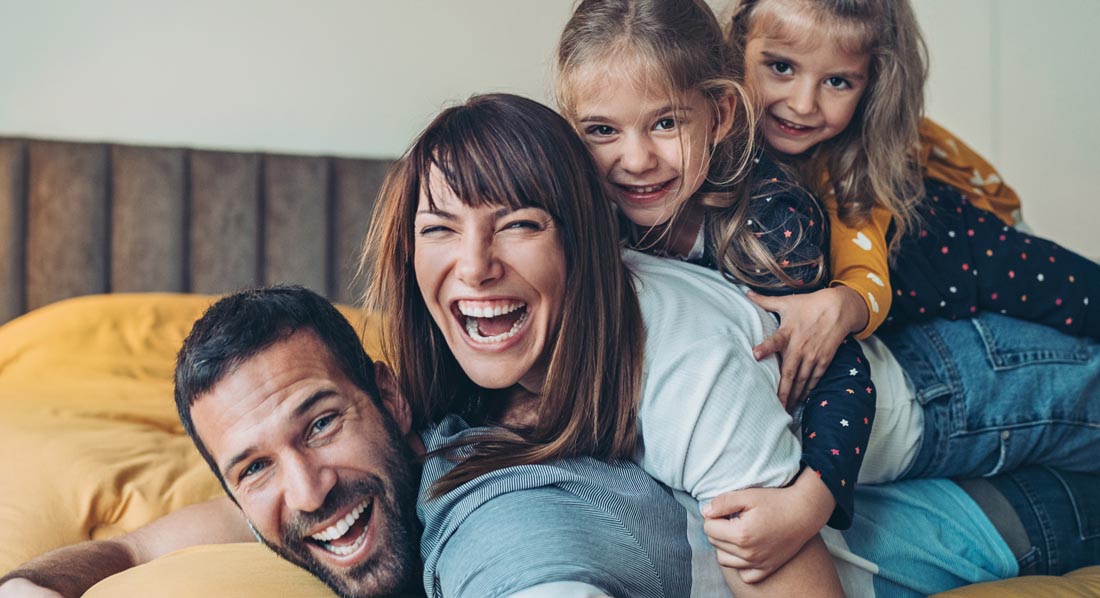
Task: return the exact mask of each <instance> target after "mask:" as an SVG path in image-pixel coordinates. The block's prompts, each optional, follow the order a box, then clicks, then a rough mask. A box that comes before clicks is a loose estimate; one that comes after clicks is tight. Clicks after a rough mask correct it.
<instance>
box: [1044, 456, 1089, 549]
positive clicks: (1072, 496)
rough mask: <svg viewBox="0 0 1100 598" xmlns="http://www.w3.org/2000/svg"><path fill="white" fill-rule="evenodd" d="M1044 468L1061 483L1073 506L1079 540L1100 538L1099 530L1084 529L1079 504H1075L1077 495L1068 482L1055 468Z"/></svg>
mask: <svg viewBox="0 0 1100 598" xmlns="http://www.w3.org/2000/svg"><path fill="white" fill-rule="evenodd" d="M1044 469H1046V470H1047V471H1049V472H1050V474H1051V475H1052V476H1054V479H1056V480H1058V483H1059V484H1061V485H1062V489H1063V490H1065V492H1066V496H1067V497H1068V498H1069V504H1070V506H1071V507H1073V517H1074V519H1076V520H1077V530H1078V537H1079V538H1080V540H1081V541H1082V542H1084V541H1086V540H1094V539H1096V538H1100V530H1095V531H1094V530H1091V529H1088V530H1086V529H1085V528H1086V525H1085V519H1084V517H1083V516H1082V515H1081V506H1080V505H1078V504H1077V495H1076V494H1074V493H1073V492H1072V491H1071V490H1070V487H1069V484H1067V483H1066V480H1065V478H1063V477H1062V474H1061V473H1059V472H1058V471H1057V470H1054V469H1051V468H1049V467H1047V468H1044Z"/></svg>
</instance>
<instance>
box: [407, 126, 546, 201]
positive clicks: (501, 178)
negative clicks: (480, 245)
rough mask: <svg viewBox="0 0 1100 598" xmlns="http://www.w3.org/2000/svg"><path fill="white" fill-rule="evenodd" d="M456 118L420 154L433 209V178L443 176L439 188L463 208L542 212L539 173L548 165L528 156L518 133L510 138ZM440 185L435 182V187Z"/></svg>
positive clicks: (543, 189)
mask: <svg viewBox="0 0 1100 598" xmlns="http://www.w3.org/2000/svg"><path fill="white" fill-rule="evenodd" d="M466 112H468V111H467V110H462V111H459V112H458V113H456V114H455V115H454V116H455V118H454V119H452V122H450V123H448V125H449V126H446V127H442V130H441V131H439V134H438V135H436V136H434V138H433V139H431V140H425V141H428V143H425V144H424V147H422V148H421V150H420V157H419V160H418V161H419V162H420V163H421V165H422V166H421V168H420V169H419V170H420V188H421V189H423V190H425V193H426V196H427V200H428V202H429V204H430V205H431V206H432V207H434V206H435V202H434V198H433V196H432V187H431V178H432V175H433V172H434V173H437V174H436V176H438V175H440V174H441V175H442V176H443V182H444V183H445V184H446V185H447V187H449V188H450V190H451V191H452V192H454V194H455V196H456V197H457V198H458V199H459V200H460V201H461V202H462V203H464V204H466V205H468V206H471V207H481V206H486V205H489V206H504V207H508V208H511V209H520V208H526V207H537V208H543V209H546V210H547V211H551V212H552V210H550V209H549V208H548V206H546V201H545V194H546V192H547V191H548V189H547V184H546V181H547V180H552V179H550V178H549V175H548V173H545V172H543V170H544V169H545V163H546V160H545V159H544V158H543V159H539V158H540V157H539V156H533V155H531V147H530V145H531V144H533V143H534V142H533V141H532V140H530V139H525V138H524V137H525V135H524V134H523V133H522V132H520V131H513V132H512V134H511V135H506V134H503V133H504V131H503V130H502V129H501V128H499V127H495V126H492V124H491V123H489V122H485V121H488V120H489V119H484V118H482V119H476V120H478V121H481V122H462V121H469V120H475V119H470V118H462V117H463V116H467V117H469V116H474V117H476V116H478V115H470V114H465V113H466ZM438 183H439V181H436V184H438Z"/></svg>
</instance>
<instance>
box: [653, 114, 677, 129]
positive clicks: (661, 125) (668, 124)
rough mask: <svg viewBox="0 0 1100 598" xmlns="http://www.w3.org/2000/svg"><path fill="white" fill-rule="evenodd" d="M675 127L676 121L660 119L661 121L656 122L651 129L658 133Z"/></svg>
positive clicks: (670, 118) (673, 119)
mask: <svg viewBox="0 0 1100 598" xmlns="http://www.w3.org/2000/svg"><path fill="white" fill-rule="evenodd" d="M675 127H676V119H675V118H672V117H669V118H662V119H661V120H659V121H657V124H655V125H653V128H654V129H657V130H658V131H667V130H669V129H672V128H675Z"/></svg>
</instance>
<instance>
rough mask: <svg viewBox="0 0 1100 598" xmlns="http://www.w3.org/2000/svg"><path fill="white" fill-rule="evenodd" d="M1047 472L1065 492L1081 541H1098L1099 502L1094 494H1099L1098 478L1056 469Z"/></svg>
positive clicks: (1099, 527) (1099, 523)
mask: <svg viewBox="0 0 1100 598" xmlns="http://www.w3.org/2000/svg"><path fill="white" fill-rule="evenodd" d="M1049 471H1050V473H1051V474H1053V475H1054V477H1055V478H1057V479H1058V482H1059V483H1060V484H1062V487H1063V488H1064V489H1065V491H1066V495H1067V496H1068V498H1069V503H1070V505H1071V508H1072V509H1073V514H1074V516H1075V517H1076V519H1077V527H1078V529H1079V530H1080V532H1081V540H1082V541H1086V540H1096V539H1100V501H1097V500H1096V494H1097V492H1100V477H1098V476H1097V475H1095V474H1093V475H1090V474H1081V473H1071V472H1063V471H1060V470H1057V469H1050V470H1049Z"/></svg>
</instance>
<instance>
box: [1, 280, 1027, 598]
mask: <svg viewBox="0 0 1100 598" xmlns="http://www.w3.org/2000/svg"><path fill="white" fill-rule="evenodd" d="M376 374H377V375H376ZM176 401H177V406H178V407H179V411H180V415H181V419H182V421H183V423H184V427H185V429H187V431H188V433H189V434H190V435H191V437H192V439H193V440H194V441H195V443H196V446H197V447H198V448H199V450H200V452H201V453H202V454H203V456H204V458H206V460H207V462H208V463H209V464H210V465H211V467H212V468H213V470H214V471H215V473H216V474H217V475H218V478H219V479H220V480H221V481H222V483H223V486H224V487H225V490H226V492H227V495H228V496H229V498H227V499H223V500H219V501H213V502H211V503H206V504H203V505H197V506H194V507H190V508H188V509H184V510H181V511H179V512H177V513H175V514H172V515H169V516H168V517H165V518H164V519H162V520H160V521H157V522H155V523H153V524H150V525H149V526H147V527H145V528H142V529H140V530H137V531H135V532H133V533H131V534H127V535H126V536H123V537H122V538H120V539H118V540H115V541H107V542H90V543H85V544H81V545H77V546H75V547H70V548H66V549H61V550H59V551H55V552H53V553H50V554H48V555H46V556H45V557H40V558H39V559H36V560H34V561H32V562H31V563H28V564H27V565H25V566H24V567H21V568H20V569H18V570H17V571H15V572H13V573H12V574H10V575H9V578H14V579H11V581H9V582H8V583H7V584H4V585H2V586H0V596H7V595H11V596H34V595H49V596H57V595H62V596H78V595H80V594H81V593H82V592H83V591H84V589H86V588H87V587H88V586H90V585H91V584H93V583H95V582H96V581H98V580H99V579H102V578H103V577H106V576H109V575H112V574H114V573H116V572H118V571H121V570H123V569H126V568H128V567H130V566H133V565H135V564H139V563H142V562H145V561H148V560H151V559H153V558H155V557H157V556H159V555H161V554H164V553H166V552H169V551H172V550H175V549H177V548H180V547H183V546H188V545H192V544H199V543H212V542H235V541H245V540H248V539H251V537H252V534H253V530H254V532H255V533H256V534H257V535H258V536H259V537H261V538H262V540H263V541H264V542H265V544H267V545H268V546H269V547H271V548H272V549H273V550H275V551H276V552H278V553H279V554H280V555H282V556H283V557H284V558H286V559H287V560H290V561H291V562H294V563H296V564H298V565H300V566H302V567H304V568H307V569H308V570H310V571H311V572H312V573H314V574H315V575H317V576H318V577H319V578H321V579H322V580H324V581H325V582H326V583H327V584H328V585H329V586H330V587H332V588H333V589H334V590H335V591H337V592H338V593H340V594H342V595H345V596H370V595H397V594H401V593H409V592H414V591H416V589H415V588H416V587H417V586H418V585H419V583H418V582H419V581H420V580H418V579H417V578H418V575H417V573H418V570H419V562H418V559H417V554H416V544H417V542H416V538H417V533H418V532H419V529H418V525H417V522H416V520H415V517H414V514H413V510H412V505H413V500H414V493H415V492H416V490H415V487H414V486H413V482H414V480H415V469H416V467H417V466H416V458H415V456H414V452H420V453H422V452H423V451H424V450H428V451H431V450H433V449H437V448H439V447H441V446H443V445H445V444H446V443H448V442H449V441H451V440H454V439H457V438H462V437H464V436H465V435H467V434H469V433H471V432H470V431H469V430H467V428H466V426H465V424H464V423H463V422H462V421H461V420H460V419H459V418H454V417H452V418H448V419H446V420H444V421H443V422H441V423H440V424H439V425H438V426H436V427H435V428H432V429H430V430H428V431H426V432H425V433H424V434H423V436H422V437H418V436H417V435H410V434H409V431H410V429H411V427H412V425H413V422H412V417H411V414H410V412H409V408H408V405H407V404H406V403H405V402H404V401H403V399H402V397H401V396H400V395H399V394H398V392H397V389H396V388H395V387H394V385H393V383H392V379H391V378H390V376H389V374H388V372H387V371H386V370H385V368H379V369H377V370H375V368H373V367H372V366H371V363H370V360H369V358H368V357H367V356H366V354H365V353H364V352H363V350H362V346H361V344H360V342H359V339H358V337H357V335H356V334H355V332H354V330H353V329H352V328H351V326H350V325H349V324H348V323H347V322H346V321H345V320H344V319H343V317H342V316H340V314H339V313H338V312H337V311H335V309H333V308H332V306H331V305H330V304H329V303H328V302H327V301H325V300H324V299H322V298H320V297H318V296H316V295H315V294H313V293H311V292H309V291H306V290H304V289H300V288H274V289H267V290H261V291H248V292H243V293H238V294H236V295H232V296H230V297H227V298H226V299H223V300H221V301H219V302H218V303H216V304H215V305H214V306H213V307H211V308H210V310H209V311H208V312H207V313H206V314H205V315H204V316H203V318H202V319H200V320H199V322H197V323H196V325H195V327H194V329H193V330H192V333H191V334H190V335H189V337H188V339H187V341H185V344H184V347H183V350H182V351H181V352H180V357H179V360H178V363H177V374H176ZM451 464H452V463H451V462H450V461H448V460H447V459H445V458H442V457H440V456H436V457H435V458H432V459H430V460H429V461H428V463H427V465H426V467H425V471H424V476H423V480H422V481H423V484H422V485H423V487H424V488H425V489H427V488H428V487H429V486H430V484H431V482H432V481H433V480H434V479H437V478H438V477H439V476H440V475H442V473H443V472H444V471H445V470H446V469H447V468H448V467H450V466H451ZM907 484H908V487H907V488H904V489H903V490H898V489H892V488H890V487H883V488H869V489H866V491H865V492H864V494H863V495H862V496H861V503H860V509H859V511H858V512H859V515H858V516H857V522H856V523H855V525H853V529H852V531H850V532H848V533H847V534H845V537H844V538H839V539H838V538H834V539H833V541H834V543H835V542H839V543H840V544H842V545H843V544H844V543H845V541H846V542H847V543H848V544H849V545H850V546H849V548H851V549H852V550H853V551H854V552H855V553H857V554H863V555H870V556H872V557H873V559H874V560H876V561H878V562H879V565H880V566H881V567H882V569H878V568H876V567H875V565H874V564H871V563H867V562H866V561H860V560H859V559H858V558H850V560H852V561H853V562H854V563H855V566H854V567H853V566H851V565H847V564H845V563H838V565H839V566H840V567H841V570H842V574H845V573H846V575H844V577H845V580H846V590H847V591H848V593H849V594H850V595H873V594H874V593H875V592H876V591H879V590H881V589H886V588H889V589H891V590H895V589H898V588H900V589H909V590H911V591H916V588H919V587H921V586H920V585H919V584H920V583H922V581H925V580H922V579H907V578H906V576H907V575H909V576H913V577H928V576H935V575H938V576H940V579H939V581H937V582H936V583H938V584H940V585H939V586H938V587H939V589H944V588H946V587H949V585H951V584H956V585H957V584H959V583H964V582H966V581H973V580H979V579H989V578H994V577H1003V576H1008V575H1012V574H1014V573H1015V572H1016V571H1015V569H1014V568H1013V567H1014V566H1015V562H1014V561H1013V559H1012V556H1013V555H1012V553H1011V552H1008V551H1007V547H1006V546H1005V545H1004V541H1003V540H1001V537H1002V536H1003V537H1005V539H1006V540H1008V541H1009V544H1012V543H1014V542H1015V540H1014V539H1013V533H1016V535H1017V536H1018V530H1016V532H1012V531H1011V529H1010V530H1009V531H1008V532H1005V531H1004V529H1009V528H1011V527H1012V526H1009V527H1008V528H1004V527H1003V526H1000V527H997V528H996V529H995V528H994V525H993V524H991V523H990V521H989V520H988V519H986V518H985V517H984V516H983V515H982V512H981V510H980V509H979V508H978V505H977V504H975V503H974V501H971V500H969V499H968V498H967V496H966V494H965V493H963V491H962V490H961V489H960V488H959V487H958V486H956V485H954V484H952V483H950V482H946V481H943V480H925V481H920V482H910V483H907ZM471 486H472V487H471V488H462V489H459V490H458V491H456V492H453V493H449V494H447V495H445V496H443V497H440V498H438V499H435V500H432V501H425V502H424V503H423V504H422V505H421V519H422V520H424V521H425V522H426V527H425V529H424V535H423V542H422V547H423V548H422V553H423V558H424V567H425V570H424V575H423V581H424V584H425V587H427V588H428V589H429V590H430V592H431V593H432V594H433V595H443V596H486V595H517V596H524V597H529V596H540V595H542V596H570V595H575V596H600V595H614V596H685V595H688V593H689V592H690V593H691V594H692V595H715V594H713V593H712V592H716V591H720V589H721V588H723V587H724V584H723V583H722V581H721V577H720V575H718V571H717V567H715V566H714V565H715V564H716V560H715V557H714V554H713V551H712V550H709V546H708V545H706V543H705V538H703V536H702V533H701V529H700V528H699V525H700V520H699V517H698V514H697V512H695V511H694V506H692V505H691V504H690V502H688V501H685V502H687V506H688V507H689V508H688V509H686V510H685V509H683V508H680V506H679V505H678V504H677V502H676V501H675V500H674V497H673V496H671V495H670V493H669V492H668V491H666V490H664V489H663V488H661V487H659V486H658V485H657V484H655V483H654V482H653V481H652V480H650V479H649V478H648V477H647V476H645V475H644V474H643V473H642V472H641V470H640V469H638V468H637V467H635V466H633V465H629V464H628V465H609V464H605V463H601V462H599V461H595V460H592V459H575V460H569V461H565V462H561V463H556V464H550V465H537V466H523V467H514V468H507V469H504V470H500V471H498V472H494V473H493V474H491V475H489V476H485V477H484V478H481V479H479V480H477V481H476V482H475V483H473V484H471ZM933 495H934V496H933ZM914 497H919V498H920V499H921V500H923V503H922V502H920V501H919V500H918V501H917V503H918V508H913V506H912V504H911V503H913V501H914ZM678 498H681V499H682V498H683V497H678ZM231 501H232V502H231ZM234 503H235V504H234ZM929 503H933V504H935V503H938V505H939V507H940V509H941V510H940V511H932V512H928V509H927V508H926V506H927V504H929ZM238 509H239V510H238ZM242 512H243V513H244V515H245V518H242V517H240V515H239V513H242ZM891 517H893V518H895V519H897V518H902V519H901V520H900V521H895V523H894V524H893V525H890V522H889V519H890V518H891ZM914 518H923V523H922V522H918V521H914ZM943 521H950V522H951V523H952V527H953V528H954V529H952V530H951V531H952V532H954V533H952V534H945V533H943V532H942V531H941V533H939V534H927V533H924V532H922V531H920V530H927V529H928V528H929V527H930V526H935V525H937V524H941V525H942V523H940V522H943ZM250 527H251V528H252V529H251V530H250ZM912 528H916V530H917V531H916V532H914V531H913V529H912ZM1013 529H1014V528H1013ZM998 532H1000V535H998ZM1024 536H1025V537H1024V541H1025V543H1026V541H1027V540H1028V538H1027V534H1026V533H1025V534H1024ZM834 545H835V544H834ZM910 546H911V547H918V546H919V547H920V548H921V549H922V550H921V553H922V554H923V558H919V559H918V558H912V557H910V556H908V555H907V556H906V558H904V559H899V558H898V557H897V555H898V554H904V553H905V549H906V548H907V547H910ZM964 547H965V548H967V549H968V553H967V559H966V561H965V562H963V563H957V562H952V561H958V560H959V559H958V558H957V555H958V554H959V553H958V552H955V551H957V550H960V549H962V548H964ZM842 548H843V546H842ZM1006 553H1007V554H1006ZM847 554H849V555H851V553H847ZM913 554H916V552H914V553H913ZM891 555H892V556H891ZM891 558H893V559H894V560H895V561H902V562H903V565H901V566H893V564H892V562H891ZM937 559H938V560H937ZM913 562H916V563H917V564H915V565H914V564H913ZM983 563H984V564H985V568H984V569H983ZM998 563H1001V564H1004V563H1007V564H1006V565H1005V566H1004V567H1002V568H1000V569H998V568H997V567H996V566H997V565H998ZM74 564H83V566H82V567H75V566H74ZM845 569H848V570H847V571H845ZM871 573H876V574H877V575H876V576H875V578H874V579H873V580H872V579H871V578H870V574H871ZM952 576H953V577H952ZM6 579H7V578H6ZM32 582H33V583H32ZM38 586H43V587H51V588H54V589H55V590H57V591H58V592H59V594H58V593H53V594H35V593H33V592H38V591H41V588H40V587H38ZM689 587H690V589H689ZM899 591H900V590H899ZM21 592H25V593H21Z"/></svg>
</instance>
